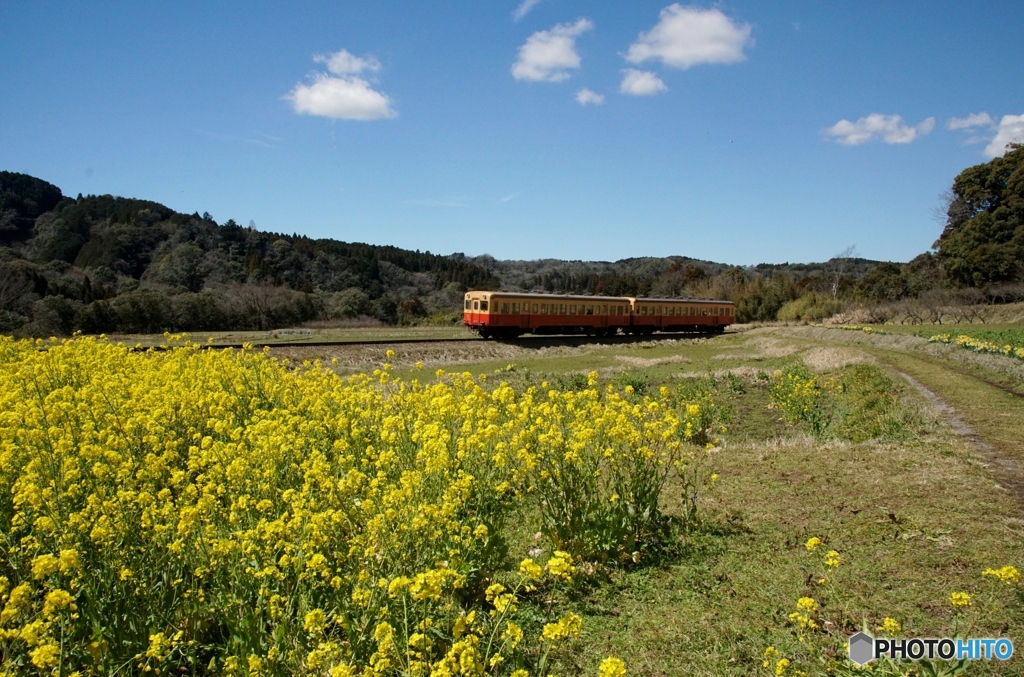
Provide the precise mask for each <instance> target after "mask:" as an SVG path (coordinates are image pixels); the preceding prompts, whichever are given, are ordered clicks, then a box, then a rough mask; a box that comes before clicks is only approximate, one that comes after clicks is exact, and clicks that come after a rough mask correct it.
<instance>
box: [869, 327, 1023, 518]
mask: <svg viewBox="0 0 1024 677" xmlns="http://www.w3.org/2000/svg"><path fill="white" fill-rule="evenodd" d="M861 348H863V349H864V350H866V351H867V352H870V353H871V354H872V355H874V356H875V357H876V358H878V359H879V360H880V361H882V362H884V363H885V364H887V365H888V366H890V367H892V368H893V369H895V370H896V371H898V372H899V373H900V374H901V375H902V376H903V377H904V378H905V379H907V381H908V382H909V383H910V384H911V385H912V386H913V387H914V388H915V389H917V390H918V392H920V393H921V395H922V396H923V397H924V398H925V400H927V401H928V403H929V405H931V406H932V408H933V409H935V410H936V411H937V412H938V413H939V414H940V416H941V417H942V418H944V419H945V420H946V421H947V422H948V423H949V424H950V426H951V427H952V428H953V430H955V431H956V432H957V434H959V435H961V436H962V437H964V438H966V439H967V440H968V441H969V442H970V443H971V444H972V445H973V446H974V448H975V449H976V450H977V453H978V456H979V457H980V458H981V460H982V461H983V462H984V463H985V464H986V465H987V466H988V468H989V469H990V470H991V471H992V474H993V475H994V478H995V480H996V481H997V482H998V483H999V485H1000V486H1002V487H1004V488H1005V489H1007V490H1008V491H1010V492H1012V493H1013V494H1014V495H1015V496H1016V497H1017V500H1018V501H1019V502H1021V503H1024V400H1022V399H1021V397H1020V395H1019V394H1018V393H1015V392H1012V391H1008V390H1006V389H1004V388H1002V387H1000V386H998V385H996V384H994V383H991V382H989V381H988V380H987V379H985V378H982V377H978V376H974V375H972V374H970V373H967V372H964V371H961V370H960V369H956V368H955V367H951V366H949V365H946V364H944V363H942V362H941V361H940V360H936V359H930V358H925V357H919V356H915V355H909V354H907V353H903V352H896V351H890V350H882V349H878V348H873V347H869V346H861Z"/></svg>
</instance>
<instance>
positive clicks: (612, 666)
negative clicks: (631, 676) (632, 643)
mask: <svg viewBox="0 0 1024 677" xmlns="http://www.w3.org/2000/svg"><path fill="white" fill-rule="evenodd" d="M597 674H598V677H626V664H625V663H623V662H622V661H621V660H620V659H618V658H616V657H615V656H609V657H608V658H605V659H604V660H603V661H601V665H600V667H598V669H597Z"/></svg>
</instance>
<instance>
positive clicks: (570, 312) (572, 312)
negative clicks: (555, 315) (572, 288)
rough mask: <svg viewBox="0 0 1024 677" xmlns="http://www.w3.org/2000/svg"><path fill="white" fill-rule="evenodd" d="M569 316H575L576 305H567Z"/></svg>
mask: <svg viewBox="0 0 1024 677" xmlns="http://www.w3.org/2000/svg"><path fill="white" fill-rule="evenodd" d="M569 314H570V315H575V314H576V304H575V303H570V304H569Z"/></svg>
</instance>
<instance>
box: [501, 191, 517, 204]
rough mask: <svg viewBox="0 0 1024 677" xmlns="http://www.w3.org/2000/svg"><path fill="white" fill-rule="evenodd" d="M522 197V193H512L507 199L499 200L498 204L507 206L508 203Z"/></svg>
mask: <svg viewBox="0 0 1024 677" xmlns="http://www.w3.org/2000/svg"><path fill="white" fill-rule="evenodd" d="M520 195H522V192H519V193H510V194H509V195H506V196H505V197H502V198H498V204H505V203H506V202H511V201H512V200H515V199H516V198H517V197H519V196H520Z"/></svg>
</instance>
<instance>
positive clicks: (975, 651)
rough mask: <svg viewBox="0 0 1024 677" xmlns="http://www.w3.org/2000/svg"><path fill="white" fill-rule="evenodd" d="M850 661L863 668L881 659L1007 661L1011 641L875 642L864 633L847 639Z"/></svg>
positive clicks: (989, 638)
mask: <svg viewBox="0 0 1024 677" xmlns="http://www.w3.org/2000/svg"><path fill="white" fill-rule="evenodd" d="M849 650H850V660H851V661H853V662H854V663H856V664H857V665H866V664H868V663H870V662H871V661H873V660H877V659H879V658H881V657H882V656H888V657H889V658H892V659H894V660H895V659H904V660H911V661H918V660H921V659H922V658H929V659H931V658H941V659H943V660H951V659H956V660H962V659H968V660H992V659H993V658H997V659H999V660H1001V661H1005V660H1008V659H1009V658H1010V657H1011V656H1013V642H1012V641H1011V640H1009V639H1007V638H1006V637H998V638H992V637H985V638H976V639H953V638H951V637H943V638H942V639H936V638H934V637H929V638H927V639H921V638H917V637H915V638H914V639H875V638H874V637H872V636H871V635H869V634H868V633H866V632H858V633H857V634H856V635H853V636H852V637H850V640H849Z"/></svg>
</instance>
